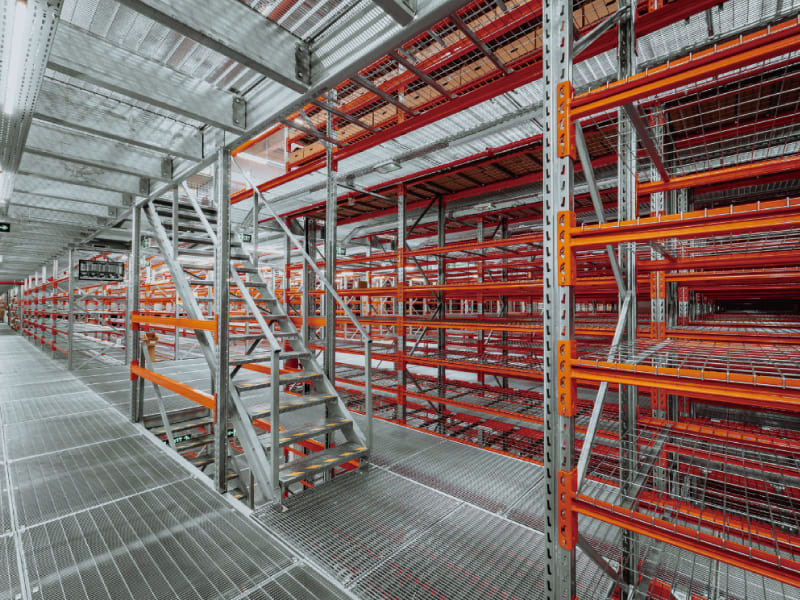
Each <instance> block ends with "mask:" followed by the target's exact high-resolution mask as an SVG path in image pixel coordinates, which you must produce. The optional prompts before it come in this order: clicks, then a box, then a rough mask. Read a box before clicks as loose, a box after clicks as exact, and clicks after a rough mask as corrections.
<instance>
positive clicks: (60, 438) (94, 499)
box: [0, 325, 348, 600]
mask: <svg viewBox="0 0 800 600" xmlns="http://www.w3.org/2000/svg"><path fill="white" fill-rule="evenodd" d="M8 334H9V330H8V328H7V327H6V326H5V325H0V379H1V380H2V381H3V383H4V387H5V389H6V392H7V393H6V395H5V396H4V397H3V401H2V403H0V416H2V435H0V442H2V443H0V449H6V448H7V449H9V450H10V452H9V454H10V456H9V457H8V459H5V457H4V454H3V453H2V452H0V599H3V600H6V599H8V600H11V599H14V600H17V599H25V600H33V599H40V598H41V599H44V598H47V599H51V598H64V599H65V600H78V599H81V598H86V599H90V600H97V599H102V598H109V599H111V598H113V599H114V600H117V599H124V598H130V599H136V600H139V599H141V598H163V599H167V598H169V599H178V598H181V599H186V600H190V599H192V600H194V599H197V598H230V599H244V598H253V599H257V598H258V599H261V598H309V599H312V598H334V599H337V598H346V597H348V596H347V594H345V593H344V592H341V590H339V589H338V588H337V586H336V584H335V583H334V582H331V581H330V580H328V579H326V578H325V577H324V576H322V575H321V574H320V573H319V572H318V571H317V570H316V569H315V568H314V567H313V566H311V565H308V564H306V563H305V562H304V561H303V559H302V558H301V557H300V556H298V555H296V554H293V553H292V551H291V550H290V549H288V548H286V547H285V546H283V545H281V544H280V543H279V542H278V541H277V540H276V539H274V538H273V537H271V536H270V535H269V534H268V533H267V532H266V531H265V530H263V529H261V528H259V527H254V526H253V523H252V522H251V521H249V520H248V519H247V518H246V516H245V515H244V514H243V512H244V511H243V510H239V509H237V508H236V507H235V506H234V505H232V504H231V503H230V502H229V501H228V500H227V499H225V498H224V497H222V496H220V495H217V494H216V493H215V492H214V491H213V490H212V489H211V488H210V487H209V486H208V484H207V483H206V482H205V481H204V479H202V478H195V477H193V474H192V472H191V471H190V470H188V469H187V468H186V467H185V466H184V465H182V464H181V462H180V461H176V460H174V459H173V458H171V457H170V456H169V455H168V454H167V453H166V452H163V453H162V452H161V450H160V449H159V447H158V445H157V444H156V443H153V441H152V439H148V437H149V436H148V434H146V433H144V432H143V430H142V429H141V428H138V427H136V426H134V425H132V424H131V423H130V422H128V421H127V419H126V418H125V416H124V415H125V414H126V413H127V410H125V409H126V408H127V407H124V408H123V410H122V411H119V412H118V411H117V410H115V409H114V408H112V407H111V406H110V405H109V404H108V403H107V402H104V401H103V399H102V398H101V397H100V396H98V395H97V394H96V393H95V392H93V391H92V390H91V389H89V387H87V385H86V384H85V383H84V382H82V381H80V380H78V379H77V378H76V377H74V376H73V375H71V374H70V373H68V372H67V371H66V370H65V369H64V367H63V365H62V364H60V363H58V362H57V361H55V360H53V359H52V358H50V357H47V356H45V354H44V353H42V352H39V351H37V350H35V349H34V347H33V346H32V345H30V344H28V343H27V342H26V341H25V340H23V339H22V338H19V337H17V336H12V335H8ZM188 366H189V372H192V368H191V367H192V365H191V364H190V365H188ZM23 376H24V378H26V379H27V383H22V381H23ZM85 377H86V378H87V380H89V381H90V382H91V383H92V384H93V385H96V386H103V385H106V387H110V388H112V389H113V388H115V387H117V386H118V383H123V384H126V383H129V381H127V379H126V378H125V368H124V367H116V368H115V369H109V368H100V369H89V370H87V371H86V372H85ZM6 378H7V379H6ZM115 379H117V382H118V383H117V382H115V381H114V380H115ZM32 380H34V381H32ZM35 380H40V382H36V381H35ZM106 380H110V381H108V383H104V382H105V381H106ZM37 386H38V388H39V389H41V391H42V393H43V395H42V396H40V395H38V394H37ZM58 387H61V388H62V389H70V388H77V387H79V388H80V391H77V392H73V393H71V394H70V393H67V394H64V395H60V394H59V393H58V390H57V388H58ZM115 393H116V392H114V391H112V392H110V394H111V395H112V397H113V394H115ZM15 398H23V399H22V400H17V399H15ZM78 398H82V400H83V407H82V412H80V413H75V414H71V415H67V416H64V415H59V416H55V415H54V414H53V409H54V407H57V406H59V404H60V403H61V402H62V401H63V402H64V405H65V408H66V409H67V410H72V409H74V408H76V407H75V406H74V405H75V403H76V402H77V401H78ZM20 403H26V404H28V405H33V406H31V407H28V408H25V409H23V408H22V407H20V406H16V405H19V404H20ZM12 405H15V406H14V407H13V408H9V407H10V406H12ZM9 416H10V417H12V419H11V420H9V418H8V417H9ZM20 419H24V420H20ZM9 490H10V491H9ZM21 573H22V574H23V575H22V577H20V574H21Z"/></svg>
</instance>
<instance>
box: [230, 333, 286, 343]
mask: <svg viewBox="0 0 800 600" xmlns="http://www.w3.org/2000/svg"><path fill="white" fill-rule="evenodd" d="M272 335H274V336H275V337H276V338H290V337H293V336H296V335H297V333H295V332H294V331H273V332H272ZM263 337H266V336H265V335H264V334H263V333H242V334H238V335H232V336H230V337H229V338H228V339H229V340H230V341H232V342H236V341H242V340H257V339H259V338H263Z"/></svg>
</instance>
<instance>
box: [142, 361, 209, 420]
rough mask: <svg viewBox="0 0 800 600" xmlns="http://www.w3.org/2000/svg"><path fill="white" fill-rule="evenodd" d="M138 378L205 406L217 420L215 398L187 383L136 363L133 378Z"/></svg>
mask: <svg viewBox="0 0 800 600" xmlns="http://www.w3.org/2000/svg"><path fill="white" fill-rule="evenodd" d="M137 377H141V378H142V379H147V380H148V381H152V382H153V383H155V384H156V385H158V386H161V387H163V388H166V389H168V390H170V391H171V392H175V393H176V394H178V395H180V396H183V397H184V398H187V399H188V400H191V401H192V402H196V403H197V404H200V405H201V406H205V407H206V408H207V409H209V410H211V411H213V412H214V414H215V420H216V410H217V399H216V397H215V396H212V395H211V394H207V393H205V392H201V391H200V390H198V389H195V388H193V387H191V386H189V385H186V384H185V383H181V382H180V381H176V380H175V379H170V378H169V377H165V376H164V375H161V374H159V373H156V372H155V371H151V370H150V369H145V368H144V367H141V366H139V365H137V364H135V363H131V378H132V379H134V378H137Z"/></svg>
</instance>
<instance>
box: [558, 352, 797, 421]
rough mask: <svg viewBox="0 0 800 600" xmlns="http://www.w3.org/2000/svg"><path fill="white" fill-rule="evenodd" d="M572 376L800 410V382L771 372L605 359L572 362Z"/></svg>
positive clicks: (713, 398)
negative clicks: (660, 365)
mask: <svg viewBox="0 0 800 600" xmlns="http://www.w3.org/2000/svg"><path fill="white" fill-rule="evenodd" d="M678 371H680V372H678ZM572 376H573V377H574V378H575V379H578V380H581V381H597V382H601V381H608V382H609V383H618V384H622V385H644V386H648V387H652V388H662V389H665V390H671V391H673V392H678V393H683V394H686V395H690V396H692V397H695V398H703V399H705V400H710V401H712V402H722V403H725V404H738V405H744V406H747V407H750V408H753V409H757V408H759V407H760V408H767V409H778V410H790V411H793V412H797V411H800V382H798V381H796V380H790V379H781V378H780V377H773V376H769V375H745V374H743V373H724V372H719V371H707V370H705V371H699V370H695V369H680V370H678V369H672V368H667V367H658V371H656V367H650V366H647V365H631V364H627V363H611V362H602V361H587V362H585V363H584V362H581V361H580V360H576V361H573V363H572ZM763 386H767V387H763ZM790 386H791V388H790ZM792 388H793V389H792Z"/></svg>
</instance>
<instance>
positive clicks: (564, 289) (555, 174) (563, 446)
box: [542, 0, 576, 600]
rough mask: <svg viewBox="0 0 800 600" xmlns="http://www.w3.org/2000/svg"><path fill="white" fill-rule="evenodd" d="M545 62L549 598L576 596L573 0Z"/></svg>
mask: <svg viewBox="0 0 800 600" xmlns="http://www.w3.org/2000/svg"><path fill="white" fill-rule="evenodd" d="M542 15H543V25H542V34H543V36H544V39H543V43H542V52H543V57H542V64H543V65H544V68H543V80H544V110H545V119H544V136H543V143H544V149H543V171H544V179H543V188H542V189H543V192H544V193H543V207H542V214H543V218H544V223H543V235H544V247H543V250H544V253H543V261H544V263H543V268H544V315H543V317H544V390H543V391H544V461H545V464H544V469H545V474H544V476H545V480H544V483H545V485H544V487H543V490H544V491H543V493H544V505H545V514H544V517H545V524H544V534H545V541H546V544H547V548H546V557H547V565H546V573H545V578H546V582H545V583H546V591H547V597H548V598H549V599H551V600H572V599H573V598H574V597H575V590H576V587H575V549H574V548H572V549H566V548H563V547H561V545H560V544H559V508H560V506H559V504H560V503H559V494H558V472H559V471H569V470H571V469H572V468H573V462H574V442H575V440H574V438H575V418H574V417H566V416H562V415H560V414H559V412H558V378H557V372H558V342H559V341H562V340H571V339H572V337H573V321H574V298H573V290H572V287H571V286H568V285H560V284H559V280H558V278H557V268H556V267H557V264H558V235H557V233H558V231H557V230H558V213H559V212H562V211H568V210H572V209H573V197H572V187H573V164H572V159H571V158H570V157H569V156H564V157H559V156H557V152H556V148H557V146H558V144H557V142H558V139H557V138H558V124H557V119H558V103H559V98H558V85H559V84H560V83H561V82H565V81H566V82H569V81H572V63H573V55H572V44H573V33H572V32H573V18H572V1H571V0H545V2H544V8H543V13H542Z"/></svg>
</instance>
